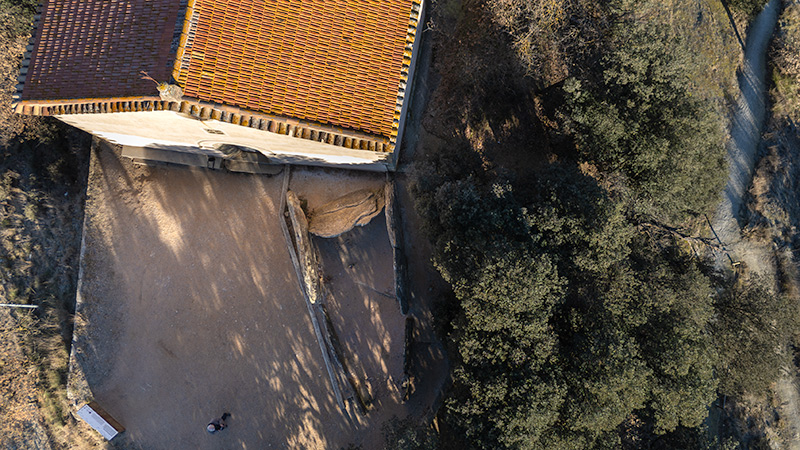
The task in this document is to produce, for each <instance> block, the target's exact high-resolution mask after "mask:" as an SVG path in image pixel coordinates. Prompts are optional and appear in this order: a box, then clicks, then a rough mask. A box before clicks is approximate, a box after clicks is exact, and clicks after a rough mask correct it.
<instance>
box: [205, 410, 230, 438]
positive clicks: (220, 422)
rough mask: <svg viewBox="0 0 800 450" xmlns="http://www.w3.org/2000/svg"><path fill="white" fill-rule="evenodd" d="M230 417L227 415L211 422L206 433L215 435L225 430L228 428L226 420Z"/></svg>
mask: <svg viewBox="0 0 800 450" xmlns="http://www.w3.org/2000/svg"><path fill="white" fill-rule="evenodd" d="M230 416H231V415H230V414H228V413H225V414H223V415H222V417H220V418H219V419H214V420H212V421H211V422H209V423H208V425H206V431H208V432H209V433H211V434H214V433H216V432H217V431H222V430H224V429H225V428H227V427H228V424H227V423H225V419H227V418H228V417H230Z"/></svg>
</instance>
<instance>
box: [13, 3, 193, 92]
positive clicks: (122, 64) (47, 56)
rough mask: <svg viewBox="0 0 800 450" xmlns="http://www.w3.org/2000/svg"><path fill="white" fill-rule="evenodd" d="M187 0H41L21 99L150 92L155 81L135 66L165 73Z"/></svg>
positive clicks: (164, 76)
mask: <svg viewBox="0 0 800 450" xmlns="http://www.w3.org/2000/svg"><path fill="white" fill-rule="evenodd" d="M182 3H183V5H182ZM185 3H186V2H185V0H184V1H183V2H181V1H176V0H57V1H56V0H49V1H48V0H45V1H44V3H43V5H42V17H41V20H40V22H39V24H38V26H37V29H36V37H37V39H36V44H35V46H34V49H33V52H32V54H31V57H30V64H29V67H30V69H29V71H28V73H27V76H26V79H25V82H24V85H23V90H22V99H23V100H44V99H47V100H54V99H75V98H106V97H129V96H136V95H152V94H153V90H154V87H155V86H154V85H153V83H152V82H151V81H146V80H141V79H140V77H139V71H140V70H145V71H148V72H149V73H150V75H152V76H153V77H154V78H156V79H158V80H165V81H166V80H168V79H169V76H170V74H171V72H172V66H173V58H174V51H175V50H177V37H179V32H180V28H179V29H178V30H177V31H178V34H177V36H176V30H175V25H176V23H179V15H180V14H179V13H180V12H181V9H182V8H185ZM173 41H175V45H173Z"/></svg>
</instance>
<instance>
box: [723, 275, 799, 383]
mask: <svg viewBox="0 0 800 450" xmlns="http://www.w3.org/2000/svg"><path fill="white" fill-rule="evenodd" d="M714 306H715V309H716V316H715V318H714V321H713V322H712V331H713V336H714V344H715V346H716V348H717V350H718V352H719V354H720V357H719V363H718V366H717V372H718V373H719V378H720V391H721V392H722V393H723V394H726V395H739V394H742V393H745V392H749V393H755V394H761V393H764V392H766V391H767V390H768V389H769V386H770V384H772V383H773V382H775V381H776V380H777V379H778V377H779V376H780V370H781V367H783V366H784V365H786V364H789V363H790V359H789V352H787V351H786V349H785V348H784V346H785V345H786V344H788V343H789V342H790V338H791V336H792V334H793V333H794V330H795V329H796V328H797V325H798V313H797V311H796V309H797V308H796V305H795V304H794V301H792V299H791V298H790V297H789V296H788V295H785V294H775V293H773V292H771V291H770V289H769V287H768V285H767V282H766V280H764V279H761V278H759V277H757V276H756V277H754V278H751V279H749V280H736V281H732V282H729V286H727V287H726V288H725V289H723V290H722V292H720V293H719V295H717V296H716V298H715V301H714Z"/></svg>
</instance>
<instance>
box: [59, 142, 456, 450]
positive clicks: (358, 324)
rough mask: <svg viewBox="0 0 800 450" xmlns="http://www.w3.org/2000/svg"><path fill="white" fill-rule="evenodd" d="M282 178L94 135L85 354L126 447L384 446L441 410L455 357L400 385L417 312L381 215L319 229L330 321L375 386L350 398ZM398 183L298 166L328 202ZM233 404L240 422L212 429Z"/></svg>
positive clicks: (309, 191)
mask: <svg viewBox="0 0 800 450" xmlns="http://www.w3.org/2000/svg"><path fill="white" fill-rule="evenodd" d="M282 182H283V175H278V176H275V177H272V178H269V177H263V176H251V175H243V174H228V173H221V172H214V171H206V170H193V169H187V168H181V167H170V166H157V167H143V166H135V165H133V164H131V163H130V162H129V161H128V160H126V159H123V158H120V157H119V156H118V155H117V154H116V153H115V151H114V150H113V149H111V148H110V147H107V146H105V145H95V146H94V148H93V150H92V161H91V167H90V175H89V187H88V195H87V205H86V224H85V234H84V239H85V250H84V256H83V260H82V261H83V262H82V270H83V277H82V285H81V288H80V294H81V301H80V304H79V306H78V315H79V318H78V319H77V320H76V323H80V324H81V325H80V326H79V327H77V328H76V344H75V360H74V365H75V370H76V371H78V370H79V371H82V372H83V375H84V376H85V378H86V381H87V383H88V386H89V387H90V389H91V391H92V392H91V394H92V395H93V397H94V399H95V400H96V401H97V402H98V403H99V404H100V405H101V406H102V407H103V408H105V409H106V410H107V411H108V412H109V413H110V414H111V415H112V416H114V417H115V418H116V419H117V420H118V421H120V422H121V423H122V424H123V425H124V426H125V427H126V431H125V432H124V433H122V434H121V435H119V436H118V437H117V438H115V439H114V440H113V441H112V444H113V447H115V448H124V449H159V448H164V449H172V448H197V449H204V448H207V449H211V448H214V449H224V448H304V449H336V448H340V447H342V446H347V445H349V444H351V443H355V444H357V445H362V448H364V449H367V448H370V449H371V448H381V447H382V444H383V435H382V431H381V425H382V424H383V423H384V422H386V421H387V420H389V419H391V418H392V417H395V416H397V417H400V418H403V417H406V416H407V415H409V414H412V413H416V414H423V413H427V412H429V411H430V405H431V403H432V402H433V400H434V399H435V395H436V392H437V389H436V387H438V386H441V384H442V382H443V380H444V376H445V375H446V370H445V369H443V370H438V371H435V373H436V375H435V376H432V377H431V378H430V379H427V377H423V378H426V381H428V382H429V383H428V384H430V387H426V388H425V389H420V391H421V393H422V394H421V395H417V396H414V397H412V399H411V401H409V402H406V403H401V401H400V400H401V399H400V395H399V391H398V389H397V387H398V384H399V382H400V378H401V377H402V370H403V358H402V356H403V353H402V352H403V337H404V328H403V327H404V321H405V318H404V316H402V314H400V311H399V307H398V306H397V302H396V301H395V300H394V299H393V298H391V296H392V263H391V248H390V246H389V243H388V235H387V231H386V222H385V219H384V216H383V215H382V214H381V215H379V216H378V217H376V218H375V219H374V220H373V221H372V222H371V223H370V224H369V225H367V226H365V227H359V228H356V229H354V230H352V231H350V232H348V233H346V234H344V235H342V236H340V237H338V238H333V239H327V240H323V239H317V238H315V240H314V243H315V245H316V246H317V247H318V248H319V250H320V255H321V260H322V261H321V262H322V269H323V273H324V274H325V277H326V278H325V280H326V286H327V288H328V293H329V295H328V297H327V299H326V300H327V304H326V306H327V308H328V312H329V314H330V316H331V321H332V322H333V325H334V328H335V329H336V330H337V334H338V335H339V338H340V340H341V342H342V344H343V347H344V348H345V349H346V355H347V356H346V358H347V359H348V361H349V362H350V363H351V364H352V367H354V368H355V369H356V370H357V371H358V373H359V375H360V376H361V377H362V379H363V380H364V382H365V383H369V384H370V386H371V388H372V392H374V394H375V398H374V403H373V407H372V409H371V410H370V411H369V412H368V414H367V415H366V416H362V415H360V414H352V412H348V413H343V412H342V411H341V410H340V409H339V407H338V406H337V404H336V400H335V398H334V397H333V394H332V391H331V389H330V381H329V378H328V375H327V371H326V369H325V365H324V362H323V358H322V355H321V352H320V348H319V345H318V343H317V340H316V338H315V334H314V331H313V329H312V326H311V320H310V318H309V316H308V310H307V308H306V306H305V304H304V300H303V297H302V294H301V291H300V290H299V289H300V288H299V283H298V281H297V279H296V275H295V271H294V269H293V267H292V265H291V262H290V258H289V254H288V251H287V247H286V242H285V239H284V237H283V235H282V232H281V230H280V228H279V217H278V213H277V211H278V208H279V205H280V195H281V189H282ZM384 182H385V175H383V174H366V173H353V172H346V171H336V170H331V169H297V168H294V169H292V175H291V183H290V188H291V189H292V190H294V191H295V192H297V193H298V195H299V196H300V197H301V198H303V199H305V200H306V201H307V204H308V206H309V207H310V208H313V207H315V206H317V205H321V204H323V203H325V202H327V201H329V200H332V199H333V198H335V197H336V196H338V195H340V194H344V193H347V192H350V191H351V190H355V189H358V188H361V187H372V186H380V185H382V184H383V183H384ZM437 356H438V358H439V361H440V362H441V361H442V354H441V352H439V353H437ZM439 368H440V369H441V366H439ZM226 411H227V412H230V413H231V414H232V417H231V418H230V419H229V425H230V426H229V428H228V429H226V430H225V431H224V432H222V433H220V434H219V435H214V436H210V435H208V434H207V433H206V432H205V430H204V427H205V424H206V423H208V421H209V420H211V419H212V418H214V417H215V416H218V415H220V414H222V413H223V412H226Z"/></svg>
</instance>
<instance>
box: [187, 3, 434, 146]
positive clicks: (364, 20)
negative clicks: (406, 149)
mask: <svg viewBox="0 0 800 450" xmlns="http://www.w3.org/2000/svg"><path fill="white" fill-rule="evenodd" d="M418 6H419V0H363V1H358V2H354V1H352V0H303V1H302V2H301V1H297V0H251V1H242V0H195V1H194V3H193V5H192V4H190V8H189V10H188V11H187V22H186V25H185V27H184V34H185V35H184V37H183V39H182V48H181V49H180V50H179V53H178V55H179V58H180V59H179V60H177V61H176V63H175V72H173V74H174V76H175V78H176V79H177V80H178V83H179V84H180V85H181V86H183V88H184V93H185V95H186V96H188V97H193V98H197V99H200V100H203V101H209V102H215V103H221V104H227V105H233V106H237V107H241V108H246V109H250V110H253V111H259V112H263V113H268V114H275V115H284V116H288V117H296V118H298V119H302V120H309V121H314V122H318V123H322V124H331V125H334V126H340V127H346V128H351V129H355V130H359V131H363V132H366V133H371V134H376V135H379V136H384V137H387V138H389V137H391V138H393V137H394V136H395V135H396V131H397V123H396V120H397V117H398V115H399V104H402V95H401V94H399V88H400V87H401V86H404V83H405V82H406V77H407V69H408V67H407V66H408V62H409V61H408V58H407V56H408V53H409V51H410V45H411V44H413V38H414V31H415V26H416V15H415V14H416V13H415V11H418ZM181 56H182V57H181ZM399 95H400V97H398V96H399Z"/></svg>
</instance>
